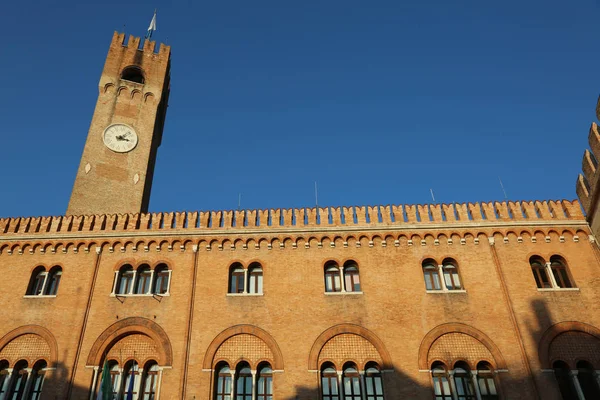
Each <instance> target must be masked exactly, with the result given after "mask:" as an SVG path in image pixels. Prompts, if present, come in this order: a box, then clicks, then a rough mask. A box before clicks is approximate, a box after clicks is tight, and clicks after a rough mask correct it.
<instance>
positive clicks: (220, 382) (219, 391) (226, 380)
mask: <svg viewBox="0 0 600 400" xmlns="http://www.w3.org/2000/svg"><path fill="white" fill-rule="evenodd" d="M216 386H217V387H216V390H215V399H216V400H231V389H232V387H231V370H230V369H229V366H227V365H223V366H221V367H220V368H219V369H218V373H217V379H216Z"/></svg>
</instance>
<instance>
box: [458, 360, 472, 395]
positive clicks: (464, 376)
mask: <svg viewBox="0 0 600 400" xmlns="http://www.w3.org/2000/svg"><path fill="white" fill-rule="evenodd" d="M454 385H455V386H456V394H457V397H458V400H475V389H474V388H473V378H472V376H471V371H470V370H469V366H468V365H467V364H466V363H464V362H457V363H456V365H455V366H454Z"/></svg>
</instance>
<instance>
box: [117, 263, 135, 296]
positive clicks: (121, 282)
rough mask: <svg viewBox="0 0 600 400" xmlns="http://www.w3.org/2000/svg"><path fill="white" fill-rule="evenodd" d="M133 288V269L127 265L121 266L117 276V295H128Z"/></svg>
mask: <svg viewBox="0 0 600 400" xmlns="http://www.w3.org/2000/svg"><path fill="white" fill-rule="evenodd" d="M132 286H133V267H132V266H131V265H129V264H126V265H123V266H122V267H121V269H120V270H119V274H118V276H117V287H116V293H117V294H129V293H130V292H131V289H132Z"/></svg>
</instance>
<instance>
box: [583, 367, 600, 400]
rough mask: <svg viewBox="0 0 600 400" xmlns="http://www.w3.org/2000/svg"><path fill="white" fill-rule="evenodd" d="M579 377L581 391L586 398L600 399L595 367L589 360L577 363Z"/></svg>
mask: <svg viewBox="0 0 600 400" xmlns="http://www.w3.org/2000/svg"><path fill="white" fill-rule="evenodd" d="M577 370H578V371H579V372H578V373H577V379H579V384H580V385H581V391H582V392H583V395H584V396H585V398H586V399H600V388H599V387H598V380H597V379H596V376H595V374H594V367H592V364H590V363H589V362H587V361H579V362H578V363H577Z"/></svg>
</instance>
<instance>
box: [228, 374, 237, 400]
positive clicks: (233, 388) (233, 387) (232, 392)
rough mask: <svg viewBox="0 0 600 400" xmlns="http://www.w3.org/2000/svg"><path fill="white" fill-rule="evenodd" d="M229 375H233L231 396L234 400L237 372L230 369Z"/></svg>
mask: <svg viewBox="0 0 600 400" xmlns="http://www.w3.org/2000/svg"><path fill="white" fill-rule="evenodd" d="M229 373H230V374H231V393H229V395H230V396H231V398H232V399H233V394H234V393H235V383H236V382H235V370H234V369H230V370H229Z"/></svg>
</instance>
